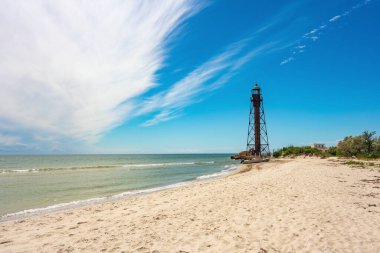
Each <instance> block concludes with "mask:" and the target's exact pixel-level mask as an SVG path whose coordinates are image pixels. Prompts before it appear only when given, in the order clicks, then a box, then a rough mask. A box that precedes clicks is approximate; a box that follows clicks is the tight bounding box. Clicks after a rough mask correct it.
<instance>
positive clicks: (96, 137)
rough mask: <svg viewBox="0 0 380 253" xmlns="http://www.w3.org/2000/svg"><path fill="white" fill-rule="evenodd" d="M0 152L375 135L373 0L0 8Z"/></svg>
mask: <svg viewBox="0 0 380 253" xmlns="http://www.w3.org/2000/svg"><path fill="white" fill-rule="evenodd" d="M0 5H1V8H0V153H3V154H61V153H62V154H72V153H80V154H83V153H96V154H99V153H105V154H112V153H118V154H119V153H139V154H140V153H234V152H238V151H241V150H244V149H245V145H246V140H247V130H248V114H249V103H250V100H249V99H250V90H251V88H252V86H253V85H255V84H256V83H258V84H259V85H260V86H261V88H262V93H263V97H264V108H265V116H266V120H267V129H268V137H269V144H270V148H271V150H272V149H277V148H281V147H283V146H287V145H310V144H312V143H325V144H326V145H328V146H331V145H335V144H336V143H337V142H338V141H339V140H341V139H343V138H344V137H345V136H348V135H359V134H360V133H361V132H363V131H365V130H370V131H377V133H378V134H380V74H379V72H380V68H379V66H380V17H379V15H378V14H379V12H380V0H335V1H318V0H302V1H301V0H297V1H257V0H252V1H244V0H234V1H230V0H213V1H211V0H210V1H196V0H156V1H150V0H145V1H144V0H135V1H133V0H130V1H121V0H110V1H100V0H99V1H96V0H95V1H88V0H87V1H85V0H83V1H74V0H72V1H68V0H57V1H45V0H36V1H26V0H20V1H13V0H3V1H1V3H0Z"/></svg>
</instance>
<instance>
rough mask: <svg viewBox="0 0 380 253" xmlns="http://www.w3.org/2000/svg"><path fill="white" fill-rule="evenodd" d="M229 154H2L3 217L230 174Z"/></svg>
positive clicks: (0, 195)
mask: <svg viewBox="0 0 380 253" xmlns="http://www.w3.org/2000/svg"><path fill="white" fill-rule="evenodd" d="M229 156H230V155H229V154H197V155H194V154H191V155H190V154H188V155H46V156H42V155H39V156H0V216H2V215H5V214H9V213H15V212H19V211H23V210H28V209H34V208H42V207H48V206H52V205H57V204H59V203H66V202H71V201H76V200H86V199H91V198H97V197H107V196H113V195H116V194H120V193H123V192H129V191H133V190H140V189H148V188H157V189H159V187H162V186H166V185H171V184H175V183H178V182H185V181H190V180H196V179H203V178H209V177H214V176H219V175H223V174H226V173H227V172H228V171H231V170H232V169H234V168H236V165H237V162H236V161H232V160H230V159H229Z"/></svg>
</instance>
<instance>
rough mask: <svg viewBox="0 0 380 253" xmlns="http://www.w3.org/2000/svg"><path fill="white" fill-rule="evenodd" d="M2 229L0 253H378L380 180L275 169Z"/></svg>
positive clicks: (338, 168) (289, 166)
mask: <svg viewBox="0 0 380 253" xmlns="http://www.w3.org/2000/svg"><path fill="white" fill-rule="evenodd" d="M250 166H251V165H247V166H246V165H245V166H242V168H241V173H235V174H234V175H230V176H228V177H225V178H219V179H215V180H210V181H203V182H197V183H194V184H191V185H187V186H183V187H180V188H174V189H169V190H165V191H161V192H155V193H152V194H148V195H143V196H135V197H130V198H127V199H123V200H118V201H115V202H111V203H102V204H93V205H89V206H85V207H80V208H76V209H72V210H68V211H60V212H55V213H51V214H47V215H40V216H35V217H29V218H26V219H19V220H15V221H8V222H5V223H1V224H0V252H260V253H265V252H371V253H372V252H380V225H379V224H380V170H379V169H362V168H351V167H348V166H346V165H343V164H341V163H339V162H337V160H333V159H311V158H308V159H293V160H277V161H271V162H269V163H265V164H260V165H258V167H257V166H256V165H254V166H251V167H250Z"/></svg>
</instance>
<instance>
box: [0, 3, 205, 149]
mask: <svg viewBox="0 0 380 253" xmlns="http://www.w3.org/2000/svg"><path fill="white" fill-rule="evenodd" d="M1 5H2V8H0V80H1V83H0V85H1V92H0V125H5V126H4V127H3V128H6V127H9V126H10V127H11V128H12V129H13V131H14V132H15V133H17V131H29V132H30V131H32V132H36V133H38V135H41V136H44V135H46V136H51V135H53V136H64V137H65V138H67V137H68V138H73V139H77V140H85V141H94V140H96V139H97V138H98V137H99V136H101V135H102V134H103V133H104V132H106V131H107V130H109V129H111V128H113V127H115V126H117V125H119V124H121V123H122V122H123V120H124V119H125V118H126V117H127V116H128V115H129V113H130V110H131V105H130V104H129V103H126V101H128V100H130V99H131V98H134V97H136V96H138V95H141V94H143V93H144V92H145V91H147V89H149V88H151V87H153V86H155V85H156V83H155V72H156V71H157V70H158V69H160V68H161V67H162V64H163V61H164V58H165V54H166V50H165V43H166V42H167V40H168V38H169V37H170V35H171V34H173V31H174V30H175V29H176V27H178V25H179V24H181V22H183V20H185V19H186V18H188V17H189V16H190V15H191V14H193V13H194V12H195V11H197V10H198V7H199V6H198V5H197V3H196V2H194V1H187V0H157V1H149V0H147V1H140V0H136V1H67V0H60V1H59V0H57V1H42V0H40V1H39V0H36V1H21V0H20V1H13V0H4V1H2V2H1ZM169 95H170V94H168V96H169ZM2 138H3V139H4V138H5V137H4V136H3V137H2ZM4 140H8V141H7V143H11V140H12V139H4ZM14 141H15V140H14Z"/></svg>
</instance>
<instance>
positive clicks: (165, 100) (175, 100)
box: [138, 39, 277, 126]
mask: <svg viewBox="0 0 380 253" xmlns="http://www.w3.org/2000/svg"><path fill="white" fill-rule="evenodd" d="M248 40H249V39H245V40H242V41H239V42H237V43H234V44H233V45H231V46H229V47H228V48H227V49H226V50H225V51H224V52H222V53H221V54H219V55H217V56H215V57H213V58H211V59H210V60H208V61H206V62H205V63H203V64H202V65H201V66H199V67H198V68H196V69H195V70H193V71H192V72H190V73H189V74H188V75H186V76H185V77H184V78H183V79H181V80H180V81H178V82H177V83H175V84H174V85H173V86H171V87H170V88H169V89H168V90H167V91H165V92H162V93H159V94H156V95H154V96H152V97H150V98H148V99H147V100H146V101H145V102H144V103H143V104H142V107H141V108H140V109H139V112H138V114H144V113H149V112H156V115H155V116H153V118H152V119H150V120H148V121H146V122H144V123H143V124H142V126H152V125H155V124H158V123H160V122H164V121H168V120H171V119H174V118H177V117H178V116H180V114H181V110H182V109H183V108H184V107H186V106H188V105H190V104H193V103H197V102H200V101H202V100H203V99H204V98H205V97H206V96H207V95H208V94H210V92H211V91H213V90H215V89H217V88H219V87H220V86H222V85H223V84H225V83H226V82H227V81H228V80H229V79H230V78H231V77H232V76H233V75H234V74H235V73H236V71H237V70H238V69H239V68H240V67H241V66H243V65H244V64H246V63H247V62H248V61H250V60H251V59H252V58H253V57H255V56H257V55H260V54H262V53H264V52H267V51H268V50H271V49H273V47H274V46H275V45H276V44H277V43H266V44H263V45H261V46H258V47H256V48H253V49H251V50H249V51H248V52H244V53H241V51H242V50H243V48H244V47H245V46H246V42H247V41H248ZM239 53H241V54H240V55H239Z"/></svg>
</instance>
